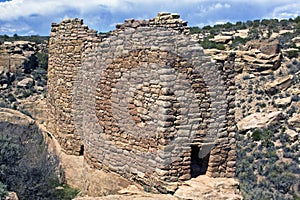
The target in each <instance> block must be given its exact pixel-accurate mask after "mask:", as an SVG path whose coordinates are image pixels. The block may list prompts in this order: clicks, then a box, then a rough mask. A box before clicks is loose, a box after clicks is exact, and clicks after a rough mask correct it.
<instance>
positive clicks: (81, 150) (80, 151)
mask: <svg viewBox="0 0 300 200" xmlns="http://www.w3.org/2000/svg"><path fill="white" fill-rule="evenodd" d="M83 154H84V145H83V144H82V145H81V146H80V150H79V155H80V156H83Z"/></svg>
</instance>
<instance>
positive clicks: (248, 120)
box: [237, 111, 282, 131]
mask: <svg viewBox="0 0 300 200" xmlns="http://www.w3.org/2000/svg"><path fill="white" fill-rule="evenodd" d="M280 114H282V112H281V111H276V112H271V113H254V114H251V115H249V116H247V117H245V118H244V119H242V120H241V121H239V122H238V123H237V128H238V130H239V131H246V130H249V129H253V128H262V127H267V126H268V125H270V124H272V123H273V122H276V121H277V120H278V118H279V116H280Z"/></svg>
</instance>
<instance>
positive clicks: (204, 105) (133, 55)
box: [47, 13, 236, 193]
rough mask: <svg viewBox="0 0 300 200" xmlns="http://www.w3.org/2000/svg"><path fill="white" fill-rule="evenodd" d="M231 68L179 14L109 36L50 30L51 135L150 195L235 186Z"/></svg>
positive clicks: (69, 25)
mask: <svg viewBox="0 0 300 200" xmlns="http://www.w3.org/2000/svg"><path fill="white" fill-rule="evenodd" d="M228 63H229V64H228ZM228 63H226V64H225V65H224V64H219V65H217V64H216V63H214V62H213V61H211V59H210V58H209V57H208V56H206V55H204V54H203V51H202V48H201V47H200V46H199V45H198V44H197V42H196V41H193V40H192V39H191V38H190V36H189V31H188V28H187V23H186V22H184V21H182V20H181V19H179V15H177V14H170V13H160V14H159V15H158V16H157V17H156V18H153V19H150V20H133V19H129V20H125V23H124V24H119V25H117V29H116V30H115V31H113V32H111V33H109V34H107V35H105V36H103V35H102V36H101V35H97V34H96V32H95V31H93V30H89V29H88V28H87V26H85V25H83V23H82V20H78V19H72V20H65V21H63V22H61V23H60V24H52V30H51V37H50V44H49V67H48V70H49V71H48V104H49V121H48V123H47V127H48V129H49V131H51V132H52V133H53V134H54V135H55V136H56V137H57V139H58V141H59V142H60V144H61V146H62V148H63V149H64V151H65V152H67V153H69V154H73V155H80V154H83V155H84V156H85V158H86V159H87V160H88V162H89V163H90V164H91V165H92V166H94V167H97V168H102V169H106V170H109V171H113V172H117V173H118V174H120V175H122V176H124V177H126V178H128V179H130V180H134V181H138V182H140V183H141V184H143V185H145V187H146V188H148V189H149V190H151V189H156V190H158V191H160V192H164V193H167V192H174V191H175V190H176V188H177V187H178V184H180V183H181V182H182V181H184V180H187V179H189V178H191V176H197V175H199V174H205V173H206V174H207V175H209V176H212V177H233V176H234V173H235V160H236V157H235V139H234V138H235V121H234V120H235V119H234V95H235V87H234V72H233V67H232V66H230V62H228Z"/></svg>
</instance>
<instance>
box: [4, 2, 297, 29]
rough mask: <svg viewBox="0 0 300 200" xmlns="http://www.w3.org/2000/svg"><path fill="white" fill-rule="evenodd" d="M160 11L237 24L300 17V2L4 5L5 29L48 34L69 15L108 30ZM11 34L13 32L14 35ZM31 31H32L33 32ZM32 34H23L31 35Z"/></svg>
mask: <svg viewBox="0 0 300 200" xmlns="http://www.w3.org/2000/svg"><path fill="white" fill-rule="evenodd" d="M159 11H168V12H177V13H179V14H181V16H182V18H183V19H184V20H187V21H188V22H189V25H191V26H195V25H198V24H203V25H207V24H210V25H212V24H214V23H216V22H227V21H231V22H235V21H245V20H248V19H250V20H253V19H259V18H289V17H296V16H298V15H299V14H300V2H299V0H284V1H283V0H251V1H245V0H164V1H161V0H151V1H141V0H88V1H83V0H12V1H7V2H1V3H0V27H1V26H3V24H10V28H6V29H4V28H1V29H0V34H3V33H5V32H4V31H1V30H7V31H8V30H11V31H12V30H15V31H18V30H20V27H18V26H19V23H17V22H19V21H23V22H24V25H23V24H22V26H21V27H26V28H29V29H31V30H32V31H35V32H37V33H42V34H48V33H49V29H50V24H51V22H53V21H55V22H60V21H61V20H62V19H63V18H64V17H65V16H68V17H78V18H83V19H84V22H85V23H86V24H87V25H89V26H90V27H91V28H94V29H97V30H99V28H100V30H102V31H104V30H105V31H106V30H108V29H110V30H111V29H112V27H111V25H112V24H115V23H118V22H123V21H124V19H125V18H135V19H138V18H143V19H147V18H152V17H154V16H155V15H156V14H157V12H159ZM11 31H10V32H11ZM29 31H30V30H29ZM27 32H28V31H26V32H25V31H23V33H27Z"/></svg>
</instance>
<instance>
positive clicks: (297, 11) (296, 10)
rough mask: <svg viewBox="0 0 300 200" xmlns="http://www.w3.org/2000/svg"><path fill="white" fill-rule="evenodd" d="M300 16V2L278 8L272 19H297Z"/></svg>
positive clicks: (272, 14)
mask: <svg viewBox="0 0 300 200" xmlns="http://www.w3.org/2000/svg"><path fill="white" fill-rule="evenodd" d="M298 15H300V2H296V3H293V4H288V5H283V6H279V7H276V8H275V9H274V10H273V12H272V13H271V15H270V18H278V19H282V18H295V17H297V16H298Z"/></svg>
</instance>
